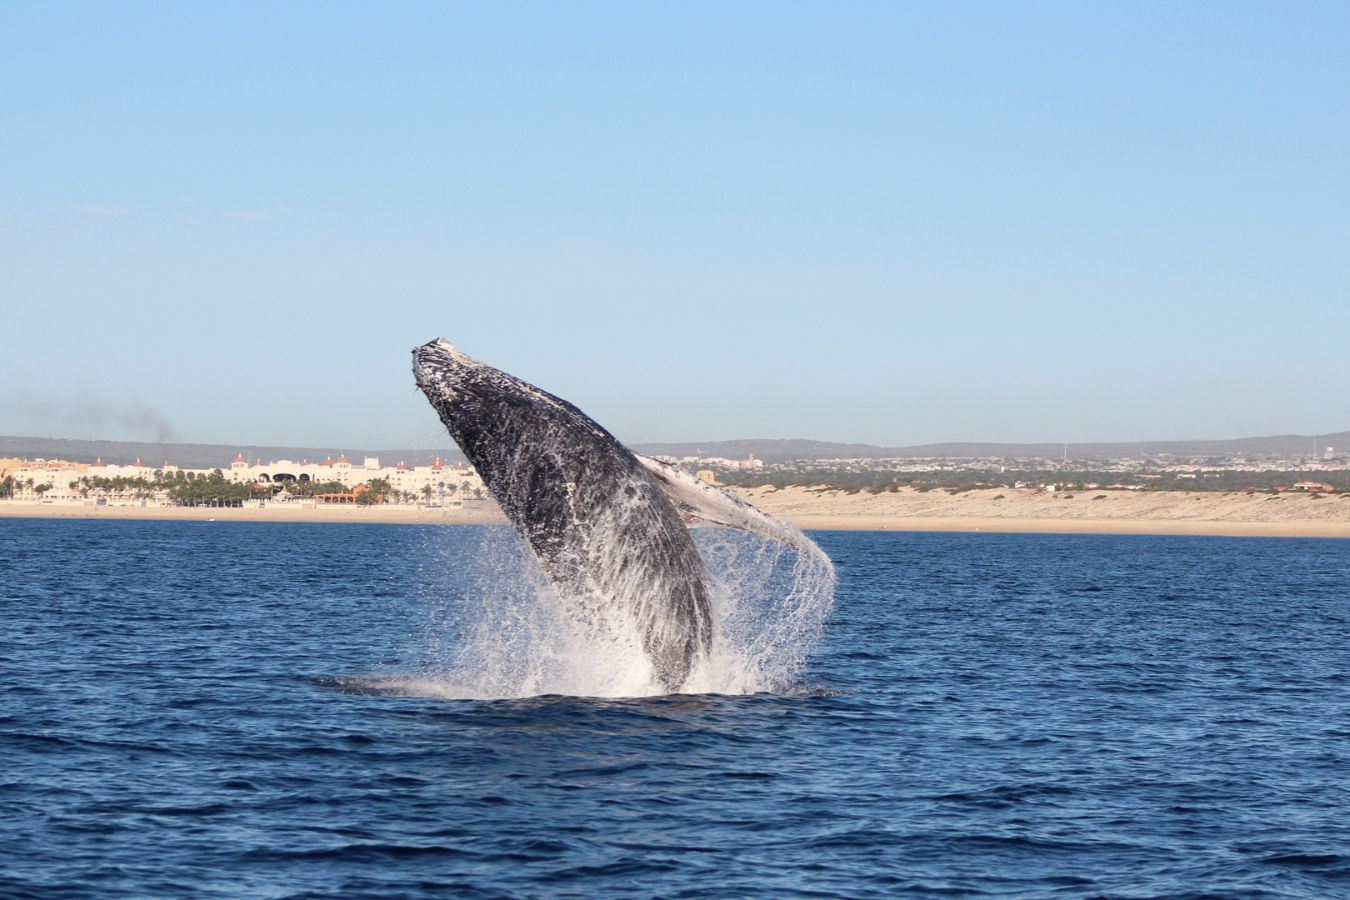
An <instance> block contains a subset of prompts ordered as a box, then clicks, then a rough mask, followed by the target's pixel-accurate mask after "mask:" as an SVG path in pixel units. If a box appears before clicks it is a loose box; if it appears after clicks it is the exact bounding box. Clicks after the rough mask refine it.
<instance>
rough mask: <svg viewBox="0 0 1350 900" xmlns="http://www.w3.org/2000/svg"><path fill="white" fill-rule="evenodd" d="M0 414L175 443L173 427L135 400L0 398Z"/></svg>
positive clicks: (146, 405) (81, 397)
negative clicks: (109, 429)
mask: <svg viewBox="0 0 1350 900" xmlns="http://www.w3.org/2000/svg"><path fill="white" fill-rule="evenodd" d="M0 414H2V415H6V416H9V415H15V416H22V417H24V418H26V419H29V420H31V421H32V422H33V423H34V424H35V425H36V424H42V425H44V426H45V427H48V428H53V429H61V428H65V427H69V426H75V427H77V428H81V429H82V430H88V429H100V428H109V427H111V428H117V429H120V430H122V431H124V432H129V433H132V434H135V435H137V436H149V435H151V434H153V435H154V436H155V440H156V441H158V442H159V443H161V444H171V443H177V442H178V441H179V435H178V430H177V429H176V428H174V427H173V424H172V423H171V422H170V421H169V420H168V419H167V418H165V417H164V415H163V414H162V413H161V412H160V411H159V410H157V409H155V408H154V407H153V406H150V405H149V404H147V403H142V402H141V401H139V400H126V401H122V402H108V401H105V400H99V399H96V398H94V397H89V396H80V397H76V398H74V399H71V400H58V399H55V398H52V399H45V400H44V399H36V398H24V399H20V398H16V397H0ZM29 427H30V428H31V427H33V426H29ZM0 430H3V429H0ZM100 436H102V435H100Z"/></svg>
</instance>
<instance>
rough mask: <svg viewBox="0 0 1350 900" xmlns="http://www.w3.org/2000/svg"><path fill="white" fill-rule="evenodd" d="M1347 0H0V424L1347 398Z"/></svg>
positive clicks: (693, 430) (279, 433)
mask: <svg viewBox="0 0 1350 900" xmlns="http://www.w3.org/2000/svg"><path fill="white" fill-rule="evenodd" d="M1348 29H1350V7H1347V6H1345V5H1344V4H1334V3H1308V4H1300V5H1298V6H1295V7H1282V6H1276V5H1271V4H1266V5H1262V4H1244V3H1234V4H1228V5H1224V6H1222V7H1202V6H1193V7H1187V6H1181V7H1178V6H1176V5H1173V4H1161V3H1144V4H1134V5H1130V6H1128V7H1115V8H1113V7H1101V6H1084V5H1081V4H1070V3H1046V4H1036V5H1021V6H1006V7H1000V6H995V5H992V4H990V5H987V6H979V7H976V6H941V5H938V6H919V5H907V4H893V3H876V4H869V3H859V4H850V5H848V6H846V7H828V6H825V5H821V6H815V7H812V6H799V7H783V6H782V5H781V4H771V3H745V4H736V5H735V6H732V7H727V6H724V5H718V4H685V5H680V6H678V7H650V6H642V7H635V6H631V5H625V4H619V3H593V4H574V5H567V6H549V5H543V4H540V5H522V6H516V7H508V8H498V7H483V6H473V5H450V4H440V3H434V4H433V3H408V4H400V5H398V6H396V7H371V6H361V5H356V4H318V3H310V4H307V3H296V4H287V5H285V6H281V7H277V6H273V5H264V4H249V3H243V4H232V5H230V6H228V7H205V6H183V7H173V6H168V7H166V6H164V5H162V4H149V3H144V4H142V3H123V4H116V5H112V6H108V5H100V4H94V3H74V4H63V3H52V4H8V5H6V6H4V8H3V9H0V78H2V79H3V80H4V83H5V84H6V85H7V89H6V90H5V91H4V92H0V116H3V121H4V122H5V123H6V125H5V128H4V134H3V137H0V271H3V272H4V273H5V274H4V278H3V281H0V297H3V304H0V307H2V308H3V313H4V322H5V325H6V329H5V335H4V349H3V352H0V384H3V389H2V390H0V434H34V435H50V436H54V437H70V438H88V439H99V438H108V439H123V440H154V439H166V440H182V441H190V442H201V443H230V442H231V441H235V440H238V439H239V437H240V436H244V435H247V436H249V437H250V438H251V439H252V440H254V441H256V442H258V443H267V444H295V445H319V446H334V447H341V446H348V447H353V448H355V447H400V446H407V447H428V448H433V447H443V446H446V445H447V443H448V439H447V438H446V436H445V433H444V430H443V429H442V428H441V425H440V423H439V422H438V421H437V419H436V416H435V414H434V413H433V412H432V411H431V409H430V408H429V407H428V406H427V404H426V402H425V400H424V399H423V398H422V397H421V396H419V395H418V394H417V393H416V392H414V391H413V389H412V378H411V374H410V370H409V351H410V349H411V348H412V347H413V346H414V345H415V344H419V343H422V342H425V341H427V340H429V339H431V338H433V337H436V336H444V337H446V338H448V339H450V340H451V341H453V342H454V343H455V344H456V345H457V346H459V347H460V348H461V349H462V350H464V351H465V352H466V353H468V354H470V355H472V356H475V357H478V358H480V359H482V360H484V361H485V362H488V363H489V364H491V365H495V366H498V367H500V368H502V369H505V370H507V371H510V372H512V373H513V374H516V375H519V376H521V377H523V378H526V379H528V380H530V381H532V382H533V383H536V384H538V385H539V386H540V387H542V388H544V389H546V390H549V391H551V392H553V393H556V394H558V395H559V396H561V397H564V398H566V399H567V400H569V401H571V402H573V403H575V404H577V405H578V406H579V407H581V408H582V409H583V410H585V411H586V412H587V413H588V414H590V415H591V416H592V417H594V418H595V419H596V420H597V421H599V422H600V423H601V424H602V425H604V426H605V427H606V428H608V429H609V430H611V431H612V432H614V433H615V434H616V435H617V436H618V437H620V438H621V439H622V440H624V441H626V442H629V443H654V442H674V441H698V440H706V441H715V440H726V439H739V438H811V439H817V440H827V441H840V442H857V443H868V444H875V445H880V446H907V445H915V444H925V443H935V442H948V441H996V442H1008V443H1012V442H1033V441H1053V440H1059V441H1067V442H1069V443H1070V444H1074V443H1089V442H1123V441H1138V440H1183V439H1221V438H1235V437H1242V436H1247V435H1259V434H1282V433H1301V434H1320V433H1330V432H1336V431H1340V430H1343V429H1345V428H1347V426H1350V395H1347V387H1346V386H1347V385H1350V346H1347V343H1346V338H1345V336H1346V335H1347V334H1350V255H1347V254H1346V253H1345V251H1344V248H1345V247H1346V246H1350V117H1346V116H1345V115H1344V110H1346V109H1350V62H1348V61H1347V59H1346V57H1345V54H1344V52H1343V47H1342V46H1341V45H1342V43H1343V40H1342V36H1343V35H1344V34H1345V33H1346V32H1347V30H1348Z"/></svg>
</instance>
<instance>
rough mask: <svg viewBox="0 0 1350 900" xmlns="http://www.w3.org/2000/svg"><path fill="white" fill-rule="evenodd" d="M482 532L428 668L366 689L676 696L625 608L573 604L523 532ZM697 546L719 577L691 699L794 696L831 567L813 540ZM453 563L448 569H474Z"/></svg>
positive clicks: (703, 535)
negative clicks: (658, 674) (708, 643)
mask: <svg viewBox="0 0 1350 900" xmlns="http://www.w3.org/2000/svg"><path fill="white" fill-rule="evenodd" d="M480 535H481V536H480V545H479V547H478V548H477V549H476V551H475V552H474V553H473V554H472V556H471V557H470V559H471V562H470V563H469V570H468V571H459V572H456V573H454V575H453V576H451V577H452V578H453V580H454V581H455V582H456V583H457V584H458V585H460V588H459V589H460V590H461V591H463V593H462V595H458V596H456V597H455V598H454V602H450V603H446V604H445V605H444V607H443V609H442V610H441V612H440V613H439V614H437V615H435V616H433V619H432V621H431V622H430V623H429V624H428V625H427V626H426V629H425V638H426V642H427V653H428V657H429V660H428V663H427V664H426V665H425V666H424V667H422V670H421V671H418V672H416V673H412V674H406V675H385V676H376V677H372V678H368V679H363V680H362V681H363V686H364V687H365V688H366V689H370V690H375V691H378V692H380V693H391V694H400V695H413V696H428V697H437V698H445V699H506V698H522V697H532V696H539V695H545V694H562V695H568V696H578V697H648V696H656V695H660V694H664V693H666V691H665V690H664V688H662V687H661V686H660V684H659V683H658V681H657V680H656V678H655V672H654V669H653V667H652V664H651V662H650V660H649V659H648V656H647V654H646V651H645V650H644V648H643V641H642V633H641V629H640V628H639V627H638V626H637V622H636V619H635V617H634V616H632V615H631V613H630V611H629V610H627V609H625V608H624V605H623V604H622V603H610V604H601V605H598V606H597V605H596V604H584V605H583V604H578V603H575V602H568V600H567V598H563V597H559V596H558V594H557V592H556V591H555V589H554V587H553V586H552V585H551V584H550V583H549V581H548V579H547V578H546V577H545V576H544V574H543V572H542V571H541V570H540V568H539V566H538V564H537V562H536V561H535V560H534V557H533V555H532V554H531V553H530V552H529V551H528V549H526V548H525V546H524V544H523V542H522V541H521V540H520V539H519V538H518V537H517V536H516V535H515V533H514V532H513V531H511V530H509V529H482V530H480ZM694 538H695V544H696V545H697V547H698V549H699V553H700V555H701V556H702V557H703V560H704V564H705V567H706V569H707V572H708V580H709V589H710V598H709V599H710V602H711V606H712V613H713V640H712V648H711V652H710V653H709V654H708V655H707V656H706V658H702V659H700V660H699V661H698V662H697V663H696V665H695V668H694V671H693V672H692V673H691V675H690V677H689V680H688V682H687V683H686V684H685V686H684V688H683V692H684V693H721V694H750V693H760V692H791V691H793V690H794V688H795V685H796V677H797V675H798V673H799V672H800V671H801V668H802V666H803V665H804V664H805V663H806V660H807V657H808V655H809V653H810V652H811V649H812V648H813V647H814V646H815V644H816V642H817V641H818V640H819V638H820V635H821V631H822V628H823V626H824V623H825V619H826V617H827V616H828V615H829V612H830V609H831V607H832V606H833V603H834V582H835V575H834V566H833V565H832V564H831V563H830V561H829V558H828V557H826V556H825V554H824V552H822V551H821V550H820V549H819V548H817V547H815V545H814V544H812V543H810V542H809V541H807V540H805V539H803V540H802V541H800V542H798V543H799V546H795V547H789V546H786V545H784V544H781V543H778V542H774V541H770V540H766V539H764V538H761V537H758V536H755V535H751V534H748V533H745V532H742V531H738V530H735V529H724V528H698V529H695V531H694ZM453 556H454V558H453V560H451V559H449V558H447V559H446V560H445V562H446V563H447V564H450V565H459V566H463V565H464V563H465V557H464V556H463V555H462V554H454V555H453ZM465 584H467V585H468V588H467V590H465V589H464V587H463V586H464V585H465ZM441 599H443V598H436V597H429V598H428V601H429V603H431V604H432V605H433V606H435V605H436V604H437V603H439V602H441ZM583 608H584V612H583V611H582V610H583Z"/></svg>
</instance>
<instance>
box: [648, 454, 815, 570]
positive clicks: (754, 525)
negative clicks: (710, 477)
mask: <svg viewBox="0 0 1350 900" xmlns="http://www.w3.org/2000/svg"><path fill="white" fill-rule="evenodd" d="M638 462H640V463H642V465H643V467H644V468H646V470H647V474H649V475H650V476H651V477H652V480H653V481H654V482H656V485H657V487H659V488H660V489H661V492H662V493H664V494H665V495H666V496H667V497H668V498H670V501H671V502H672V503H674V504H675V508H676V509H678V510H679V511H680V512H682V513H685V514H686V515H693V516H697V517H698V518H700V519H702V520H703V521H705V522H708V523H711V524H713V525H723V526H726V527H727V528H739V529H741V530H742V531H748V532H750V533H752V534H757V535H759V536H760V537H765V538H768V539H769V540H771V541H777V542H779V543H780V544H787V545H789V546H791V547H796V548H797V549H799V550H804V551H807V552H810V553H820V552H821V550H820V548H819V547H817V546H816V545H815V544H814V543H813V542H812V541H811V539H810V538H808V537H807V536H806V535H804V534H802V533H801V532H800V531H798V530H797V529H796V528H794V527H793V526H791V525H789V524H788V523H787V522H784V521H782V520H781V519H775V518H774V517H773V516H771V515H769V514H768V513H766V512H764V511H762V510H760V509H757V508H755V507H754V506H751V505H750V504H749V503H747V502H745V501H744V500H742V499H741V498H740V497H738V496H736V495H735V494H733V493H732V492H731V491H728V490H724V489H723V488H718V487H714V486H712V485H710V484H708V483H707V482H706V481H704V480H703V479H701V478H696V477H694V476H693V475H690V474H689V473H688V472H686V471H684V470H683V469H681V468H679V467H678V466H672V465H671V464H670V463H664V462H661V461H660V460H659V459H652V458H651V457H648V456H641V455H639V456H638Z"/></svg>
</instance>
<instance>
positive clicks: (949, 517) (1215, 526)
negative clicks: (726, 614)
mask: <svg viewBox="0 0 1350 900" xmlns="http://www.w3.org/2000/svg"><path fill="white" fill-rule="evenodd" d="M741 494H742V495H743V496H744V497H745V498H746V499H747V500H749V501H750V502H751V503H754V504H755V505H756V506H758V507H760V508H761V509H763V510H764V511H765V512H768V513H772V514H774V515H776V516H780V517H782V518H785V519H787V520H789V521H791V522H792V523H793V524H795V525H797V526H798V527H800V528H804V529H807V530H813V529H819V530H848V531H964V532H977V531H978V532H1045V533H1060V534H1193V535H1232V536H1265V537H1337V538H1350V495H1347V494H1336V495H1329V496H1325V497H1314V496H1313V495H1310V494H1301V493H1284V494H1263V493H1253V494H1246V493H1214V492H1193V493H1192V492H1182V491H1174V492H1161V491H1120V490H1116V491H1111V490H1095V491H1080V492H1077V493H1067V492H1060V493H1045V492H1041V491H1029V490H1010V489H987V490H975V491H965V492H963V493H959V494H948V493H947V492H946V491H940V490H933V491H926V492H921V491H915V490H912V489H904V490H899V491H894V492H889V493H881V494H868V493H865V492H859V493H854V494H850V493H847V492H844V491H833V490H825V489H820V488H802V487H792V488H783V489H775V488H753V489H748V490H744V491H741ZM0 516H6V517H28V518H52V519H61V518H79V519H91V518H92V519H172V520H182V521H208V520H211V521H216V522H346V523H373V524H395V525H400V524H401V525H434V524H445V525H469V524H503V523H505V521H506V520H505V518H504V517H503V516H502V515H501V513H500V512H499V511H498V510H497V509H495V508H494V507H491V506H489V507H487V508H485V509H474V510H464V509H453V508H448V509H423V508H420V507H404V506H375V507H356V506H322V507H308V508H302V507H291V506H279V505H278V506H267V507H263V508H250V509H213V508H205V507H198V508H181V507H154V506H146V507H142V506H83V505H79V506H77V505H60V504H54V503H19V502H13V501H0Z"/></svg>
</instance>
